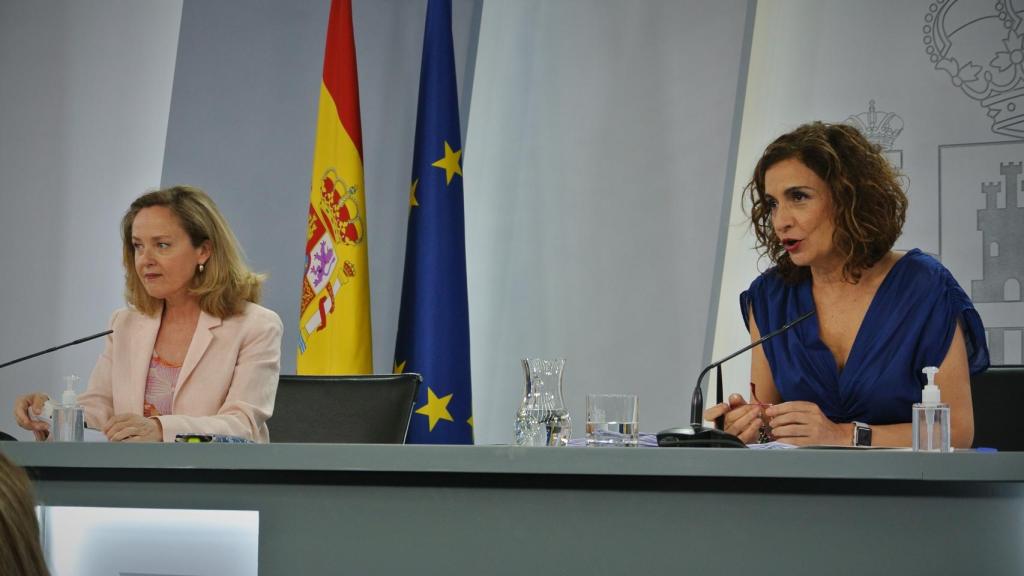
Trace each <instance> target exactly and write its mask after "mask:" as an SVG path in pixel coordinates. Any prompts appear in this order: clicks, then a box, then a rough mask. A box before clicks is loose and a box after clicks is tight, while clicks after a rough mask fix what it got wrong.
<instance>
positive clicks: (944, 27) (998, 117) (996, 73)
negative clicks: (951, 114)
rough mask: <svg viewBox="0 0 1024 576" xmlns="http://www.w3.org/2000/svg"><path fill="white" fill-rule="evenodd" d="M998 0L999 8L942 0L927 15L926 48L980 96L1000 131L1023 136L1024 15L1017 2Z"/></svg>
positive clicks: (968, 91) (955, 78)
mask: <svg viewBox="0 0 1024 576" xmlns="http://www.w3.org/2000/svg"><path fill="white" fill-rule="evenodd" d="M1020 3H1024V2H1022V0H993V2H992V4H990V5H991V6H993V8H994V10H993V11H992V12H989V13H985V12H982V13H978V11H977V10H976V9H973V8H974V7H975V6H978V4H971V3H968V2H966V1H960V0H938V1H936V2H933V3H932V4H931V5H929V6H928V14H926V15H925V17H924V20H925V25H924V28H923V31H924V43H925V52H927V53H928V57H929V59H930V60H931V61H932V63H933V64H934V65H935V69H936V70H942V71H943V72H945V73H946V74H948V75H949V78H950V80H951V81H952V82H953V85H954V86H956V87H957V88H960V90H962V91H963V93H964V94H966V95H968V96H970V97H971V98H973V99H974V100H977V101H978V102H980V103H981V105H982V106H983V107H984V108H985V109H986V110H987V112H986V113H987V115H988V117H989V118H991V119H992V131H993V132H995V133H997V134H1003V135H1006V136H1012V137H1014V138H1024V18H1022V15H1021V12H1022V10H1024V9H1021V8H1018V7H1017V6H1015V4H1020Z"/></svg>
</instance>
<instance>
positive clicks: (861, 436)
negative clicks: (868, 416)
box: [857, 424, 871, 446]
mask: <svg viewBox="0 0 1024 576" xmlns="http://www.w3.org/2000/svg"><path fill="white" fill-rule="evenodd" d="M857 446H871V428H869V427H868V426H864V425H863V424H858V425H857Z"/></svg>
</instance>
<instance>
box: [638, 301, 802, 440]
mask: <svg viewBox="0 0 1024 576" xmlns="http://www.w3.org/2000/svg"><path fill="white" fill-rule="evenodd" d="M811 316H814V310H811V311H810V312H808V313H806V314H804V315H802V316H799V317H798V318H796V319H795V320H791V321H790V322H789V323H788V324H786V325H785V326H783V327H782V328H779V329H778V330H776V331H774V332H770V333H768V334H766V335H764V336H762V337H760V338H758V339H757V340H754V341H753V342H751V343H750V344H747V345H746V346H744V347H743V348H740V349H739V350H737V351H735V352H733V353H732V354H729V355H728V356H726V357H725V358H722V359H721V360H718V361H717V362H712V363H711V364H708V365H707V367H705V368H704V369H703V370H701V372H700V376H697V386H696V387H695V388H694V389H693V396H692V397H691V399H690V427H689V428H669V429H667V430H662V431H661V432H658V446H661V447H665V448H673V447H687V448H745V447H746V444H744V443H743V441H742V440H740V439H739V438H737V437H736V436H733V435H732V434H729V433H728V432H726V431H724V430H719V429H717V428H707V427H705V426H704V425H703V422H704V393H703V391H702V390H701V387H700V383H701V381H702V380H703V379H704V375H705V374H707V373H708V372H709V371H710V370H711V369H712V368H718V401H719V402H721V401H722V364H724V363H726V362H728V361H729V360H732V359H733V358H735V357H737V356H739V355H740V354H742V353H744V352H746V351H747V350H750V349H751V348H754V347H755V346H760V345H761V344H764V343H765V342H766V341H768V340H771V339H772V338H775V337H776V336H778V335H779V334H782V333H783V332H786V331H788V330H789V329H790V328H792V327H793V326H796V325H797V324H799V323H801V322H803V321H804V320H807V319H808V318H810V317H811ZM722 421H724V418H722V419H720V420H719V422H718V425H719V426H721V425H722Z"/></svg>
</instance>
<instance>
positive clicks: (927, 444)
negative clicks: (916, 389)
mask: <svg viewBox="0 0 1024 576" xmlns="http://www.w3.org/2000/svg"><path fill="white" fill-rule="evenodd" d="M938 371H939V369H938V368H936V367H935V366H927V367H925V368H924V369H923V370H921V372H924V373H925V375H926V376H927V377H928V384H927V385H926V386H925V387H924V390H922V391H921V402H920V403H918V404H914V409H913V410H914V412H913V418H912V419H911V428H912V430H913V435H914V438H913V444H912V447H913V449H914V451H915V452H952V451H953V448H952V446H951V445H950V441H949V404H943V403H942V397H941V392H940V391H939V387H938V386H936V385H935V373H936V372H938Z"/></svg>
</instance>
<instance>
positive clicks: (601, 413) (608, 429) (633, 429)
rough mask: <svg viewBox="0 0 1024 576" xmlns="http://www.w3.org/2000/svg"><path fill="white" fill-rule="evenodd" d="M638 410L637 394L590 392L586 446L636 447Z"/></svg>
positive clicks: (637, 440)
mask: <svg viewBox="0 0 1024 576" xmlns="http://www.w3.org/2000/svg"><path fill="white" fill-rule="evenodd" d="M639 411H640V400H639V399H638V398H637V396H636V394H587V446H624V447H635V446H636V445H637V444H638V442H639V439H640V426H639V424H640V423H639Z"/></svg>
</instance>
